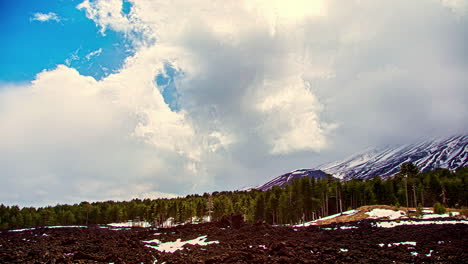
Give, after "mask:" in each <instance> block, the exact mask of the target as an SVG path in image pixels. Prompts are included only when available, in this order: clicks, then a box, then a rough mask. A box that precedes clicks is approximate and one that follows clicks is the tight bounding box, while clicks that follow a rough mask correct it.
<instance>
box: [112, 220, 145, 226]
mask: <svg viewBox="0 0 468 264" xmlns="http://www.w3.org/2000/svg"><path fill="white" fill-rule="evenodd" d="M107 225H108V226H112V227H134V226H135V227H150V226H151V224H150V223H148V222H146V221H140V222H132V221H128V222H122V223H110V224H107Z"/></svg>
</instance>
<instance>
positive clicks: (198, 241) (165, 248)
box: [143, 235, 219, 253]
mask: <svg viewBox="0 0 468 264" xmlns="http://www.w3.org/2000/svg"><path fill="white" fill-rule="evenodd" d="M206 237H207V236H206V235H205V236H201V237H197V238H195V239H192V240H187V241H181V240H180V238H179V239H177V240H176V241H174V242H166V243H160V244H159V245H158V246H153V245H146V246H147V247H150V248H154V249H156V250H158V251H161V252H169V253H174V252H176V251H177V250H179V249H183V246H184V245H186V244H191V245H199V246H206V245H209V244H219V241H208V242H206V241H205V240H206ZM155 240H157V239H153V240H149V241H155ZM158 241H159V240H158ZM143 242H145V243H152V242H147V241H143ZM155 242H156V241H155ZM156 243H157V242H156Z"/></svg>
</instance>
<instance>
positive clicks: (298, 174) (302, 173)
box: [255, 169, 326, 191]
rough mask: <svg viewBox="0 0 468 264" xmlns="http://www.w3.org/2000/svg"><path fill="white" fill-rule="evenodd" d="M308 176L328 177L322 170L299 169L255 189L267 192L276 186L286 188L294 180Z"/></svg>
mask: <svg viewBox="0 0 468 264" xmlns="http://www.w3.org/2000/svg"><path fill="white" fill-rule="evenodd" d="M306 176H307V177H314V178H323V177H325V176H326V173H325V172H323V171H321V170H311V169H298V170H294V171H291V172H288V173H286V174H283V175H281V176H278V177H276V178H274V179H273V180H271V181H269V182H267V183H265V184H262V185H260V186H257V187H255V189H257V190H261V191H266V190H269V189H271V188H272V187H273V186H274V185H278V186H280V187H284V186H285V185H286V184H288V183H291V182H292V181H293V180H294V179H297V178H302V177H306Z"/></svg>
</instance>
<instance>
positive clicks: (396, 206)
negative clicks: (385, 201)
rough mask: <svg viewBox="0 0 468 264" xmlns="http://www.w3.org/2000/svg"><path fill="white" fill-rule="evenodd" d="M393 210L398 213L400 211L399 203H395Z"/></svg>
mask: <svg viewBox="0 0 468 264" xmlns="http://www.w3.org/2000/svg"><path fill="white" fill-rule="evenodd" d="M395 209H396V210H397V211H398V210H399V209H400V203H399V202H396V203H395Z"/></svg>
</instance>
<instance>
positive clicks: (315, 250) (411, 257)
mask: <svg viewBox="0 0 468 264" xmlns="http://www.w3.org/2000/svg"><path fill="white" fill-rule="evenodd" d="M234 219H237V218H236V217H234V218H231V222H233V223H230V226H236V224H237V222H236V221H237V220H234ZM222 222H223V221H222ZM227 222H229V220H227ZM375 222H376V221H375V220H362V221H359V222H349V223H334V224H330V225H322V226H309V227H301V228H294V227H287V226H279V227H274V226H270V225H265V224H259V225H246V224H241V225H240V226H236V227H238V228H231V227H226V226H222V227H221V226H219V223H207V224H197V225H196V224H193V225H185V226H178V227H174V228H161V229H144V228H133V229H124V230H113V229H107V228H98V227H89V228H61V229H47V228H41V229H35V230H30V231H23V232H1V233H0V262H1V263H112V262H113V263H163V262H165V263H466V259H468V252H466V245H467V243H468V241H467V240H468V232H467V231H468V225H466V224H452V225H449V224H446V225H410V226H398V227H395V228H377V227H375V224H374V223H375ZM224 223H225V222H224ZM205 235H207V239H206V241H207V242H209V241H218V242H219V243H211V244H208V245H205V246H200V245H190V244H186V245H184V246H183V248H182V249H181V250H177V251H175V252H174V253H166V252H160V251H158V250H156V249H154V248H151V247H148V246H147V245H150V244H151V243H147V242H144V241H150V240H154V239H157V240H159V241H160V243H168V242H174V241H176V242H177V241H178V244H183V243H182V242H184V241H190V240H193V239H195V238H198V237H200V236H205ZM401 242H410V243H401ZM157 243H159V242H155V244H157ZM155 261H156V262H155Z"/></svg>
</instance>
